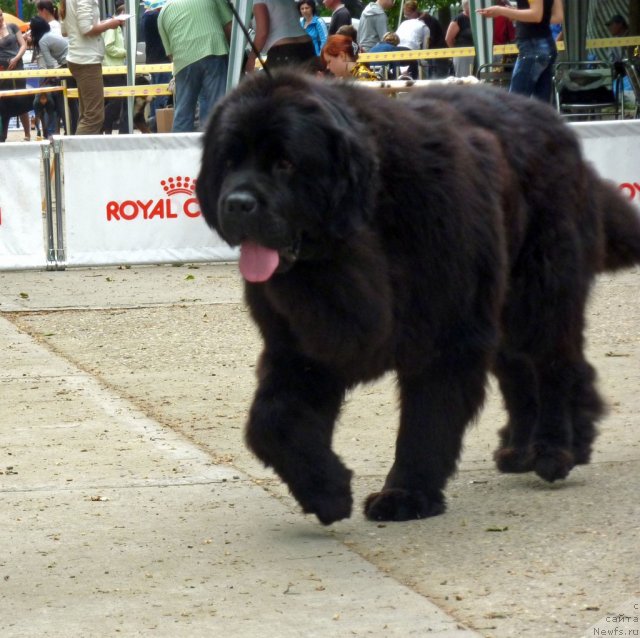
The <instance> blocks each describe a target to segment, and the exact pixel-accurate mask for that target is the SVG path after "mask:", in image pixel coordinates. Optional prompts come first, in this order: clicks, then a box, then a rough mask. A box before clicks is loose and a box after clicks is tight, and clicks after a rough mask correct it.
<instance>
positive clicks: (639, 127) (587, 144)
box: [572, 120, 640, 208]
mask: <svg viewBox="0 0 640 638" xmlns="http://www.w3.org/2000/svg"><path fill="white" fill-rule="evenodd" d="M572 127H573V130H574V131H575V132H576V133H577V134H578V137H579V138H580V141H581V142H582V147H583V149H584V153H585V155H586V156H587V159H588V160H589V161H590V162H591V163H592V164H593V165H594V166H595V168H596V170H597V171H598V173H600V175H602V177H605V178H607V179H611V180H613V181H614V182H615V183H616V184H617V185H618V187H619V188H620V190H621V191H622V192H623V193H624V194H625V195H626V196H627V197H628V198H629V199H630V200H631V201H632V202H634V203H635V204H636V205H637V206H638V207H639V208H640V121H639V120H628V121H625V120H621V121H616V122H579V123H575V124H573V125H572Z"/></svg>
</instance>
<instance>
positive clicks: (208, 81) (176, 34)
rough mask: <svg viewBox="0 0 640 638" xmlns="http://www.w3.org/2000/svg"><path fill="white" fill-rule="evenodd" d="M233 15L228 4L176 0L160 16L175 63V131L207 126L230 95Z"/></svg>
mask: <svg viewBox="0 0 640 638" xmlns="http://www.w3.org/2000/svg"><path fill="white" fill-rule="evenodd" d="M231 19H232V13H231V10H230V9H229V7H228V6H227V4H226V2H224V0H172V1H171V2H168V3H167V4H165V5H164V7H163V8H162V11H160V15H159V17H158V31H159V32H160V37H161V38H162V43H163V44H164V48H165V50H166V52H167V55H168V56H169V57H170V59H171V61H172V62H173V75H174V78H175V85H176V92H175V97H174V114H173V129H172V130H173V132H174V133H187V132H190V131H193V130H195V113H196V106H197V105H198V103H199V104H200V127H201V128H203V127H204V124H205V122H206V120H207V116H208V115H209V113H210V111H211V108H212V107H213V105H214V104H215V103H216V102H217V100H219V99H220V98H221V97H222V96H223V95H224V93H225V91H226V86H227V69H228V61H229V39H230V37H231Z"/></svg>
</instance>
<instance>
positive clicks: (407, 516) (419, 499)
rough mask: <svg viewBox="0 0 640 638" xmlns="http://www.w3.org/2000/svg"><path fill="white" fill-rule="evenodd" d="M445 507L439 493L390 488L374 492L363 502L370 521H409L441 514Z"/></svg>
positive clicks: (442, 497)
mask: <svg viewBox="0 0 640 638" xmlns="http://www.w3.org/2000/svg"><path fill="white" fill-rule="evenodd" d="M445 509H446V505H445V501H444V496H443V495H442V494H441V493H438V494H437V495H430V496H427V495H426V494H425V493H424V492H419V491H409V490H404V489H400V488H391V489H385V490H382V492H375V493H373V494H370V495H369V496H368V497H367V500H366V501H365V503H364V514H365V516H366V517H367V518H368V519H369V520H371V521H410V520H414V519H418V518H427V517H429V516H437V515H438V514H442V513H443V512H444V511H445Z"/></svg>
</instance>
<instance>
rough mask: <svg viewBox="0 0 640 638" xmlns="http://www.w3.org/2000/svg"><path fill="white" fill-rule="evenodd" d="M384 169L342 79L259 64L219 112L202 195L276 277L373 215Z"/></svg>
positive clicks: (252, 263) (215, 219)
mask: <svg viewBox="0 0 640 638" xmlns="http://www.w3.org/2000/svg"><path fill="white" fill-rule="evenodd" d="M376 170H377V168H376V159H375V149H373V148H371V147H370V142H369V136H368V135H366V131H364V130H362V126H361V124H360V123H359V122H358V121H357V118H356V117H355V116H354V114H353V111H352V109H351V107H350V106H349V105H348V104H347V101H346V100H345V97H344V94H343V92H342V91H341V90H340V89H339V87H337V86H334V85H331V84H329V83H326V82H321V81H316V80H314V79H312V78H308V77H304V76H301V75H297V74H292V73H285V74H280V75H277V76H275V78H274V79H273V80H271V79H269V78H268V77H267V76H266V75H265V74H262V73H257V74H254V77H252V78H250V79H248V80H245V81H244V82H242V83H241V85H240V86H239V87H238V88H236V89H235V90H234V91H233V92H232V93H230V94H229V95H228V96H227V97H226V98H225V99H224V100H222V102H221V103H220V104H219V106H218V107H217V108H216V110H215V111H214V113H213V115H212V117H211V120H210V122H209V125H208V129H207V131H206V134H205V139H204V152H203V157H202V168H201V171H200V175H199V176H198V181H197V196H198V199H199V201H200V206H201V209H202V212H203V215H204V217H205V219H206V220H207V222H208V224H209V225H210V226H211V227H212V228H214V229H215V230H216V231H217V232H218V234H219V235H220V236H221V237H222V238H223V239H224V240H225V241H226V242H227V243H229V244H230V245H232V246H238V245H239V246H241V262H240V267H241V271H242V273H243V275H244V276H245V278H246V279H247V280H249V281H255V282H259V281H266V280H267V279H269V278H270V277H271V276H272V275H273V274H274V272H276V271H277V272H284V271H286V270H288V269H289V268H290V267H291V266H292V265H293V264H294V263H295V261H296V260H297V259H305V258H318V257H319V256H323V255H322V253H323V252H324V251H326V250H329V249H330V247H331V245H332V244H335V242H339V241H342V240H344V239H346V238H347V237H349V236H350V235H351V234H352V233H353V232H355V231H356V230H357V229H358V228H359V227H360V226H361V225H362V224H363V223H364V222H366V219H367V217H368V215H369V214H370V209H371V205H372V204H371V202H372V199H373V195H374V193H373V186H372V183H375V173H376Z"/></svg>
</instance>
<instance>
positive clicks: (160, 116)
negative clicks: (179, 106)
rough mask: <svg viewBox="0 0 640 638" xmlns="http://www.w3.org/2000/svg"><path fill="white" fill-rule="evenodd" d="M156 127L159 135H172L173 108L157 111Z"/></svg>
mask: <svg viewBox="0 0 640 638" xmlns="http://www.w3.org/2000/svg"><path fill="white" fill-rule="evenodd" d="M156 127H157V129H158V133H171V129H172V128H173V108H168V109H157V110H156Z"/></svg>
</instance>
